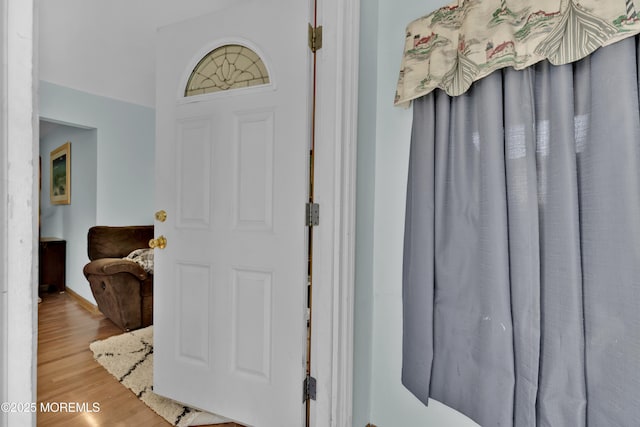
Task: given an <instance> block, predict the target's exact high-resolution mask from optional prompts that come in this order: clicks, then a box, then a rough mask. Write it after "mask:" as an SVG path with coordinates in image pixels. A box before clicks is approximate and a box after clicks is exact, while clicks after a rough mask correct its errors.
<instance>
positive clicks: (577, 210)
mask: <svg viewBox="0 0 640 427" xmlns="http://www.w3.org/2000/svg"><path fill="white" fill-rule="evenodd" d="M637 42H638V41H637V39H636V38H629V39H626V40H624V41H622V42H619V43H616V44H614V45H611V46H608V47H605V48H601V49H599V50H598V51H596V52H595V53H594V54H593V55H591V56H590V57H588V58H586V59H584V60H582V61H580V62H577V63H574V64H569V65H564V66H553V65H550V64H549V63H548V62H541V63H539V64H537V65H535V66H533V67H530V68H528V69H526V70H523V71H515V70H513V69H510V68H509V69H504V70H503V71H501V72H495V73H493V74H491V75H490V76H488V77H486V78H484V79H482V80H480V81H478V82H476V83H475V84H474V86H473V87H472V89H471V90H470V91H469V92H468V93H466V94H465V95H462V96H459V97H455V98H451V97H449V96H447V95H446V94H444V93H443V92H441V91H436V92H433V93H431V94H429V95H426V96H424V97H423V98H420V99H419V100H416V101H415V102H414V107H413V108H414V120H413V134H412V142H411V154H410V165H409V179H408V189H407V210H406V224H405V246H404V271H403V310H404V311H403V320H404V324H403V367H402V382H403V384H404V385H405V386H406V387H407V388H408V389H409V390H410V391H411V392H412V393H413V394H415V396H416V397H417V398H418V399H420V400H421V401H422V402H424V403H425V404H427V402H428V398H433V399H436V400H438V401H440V402H442V403H444V404H446V405H449V406H451V407H453V408H454V409H457V410H459V411H460V412H462V413H464V414H466V415H467V416H469V417H470V418H472V419H473V420H475V421H476V422H477V423H479V424H480V425H481V426H484V427H491V426H504V427H506V426H517V427H525V426H553V427H573V426H576V427H584V426H592V427H611V426H624V427H634V426H640V113H639V109H638V73H637V69H638V62H637V58H639V57H640V55H638V47H637Z"/></svg>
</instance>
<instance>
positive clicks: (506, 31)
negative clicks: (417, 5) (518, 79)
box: [395, 0, 640, 105]
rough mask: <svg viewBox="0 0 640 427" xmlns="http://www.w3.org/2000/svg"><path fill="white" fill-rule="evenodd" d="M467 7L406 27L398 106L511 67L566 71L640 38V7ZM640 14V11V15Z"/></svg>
mask: <svg viewBox="0 0 640 427" xmlns="http://www.w3.org/2000/svg"><path fill="white" fill-rule="evenodd" d="M636 1H638V4H637V5H636V4H635V1H634V0H607V1H603V0H581V1H574V0H535V1H533V0H531V1H525V0H466V1H464V0H460V1H458V2H456V3H453V4H451V5H449V6H444V7H442V8H440V9H438V10H436V11H435V12H433V13H431V14H429V15H426V16H424V17H422V18H419V19H417V20H415V21H413V22H412V23H410V24H409V25H408V26H407V31H406V43H405V48H404V55H403V58H402V64H401V68H400V77H399V80H398V87H397V91H396V97H395V104H396V105H407V104H408V102H409V101H411V100H412V99H415V98H418V97H420V96H422V95H425V94H427V93H429V92H431V91H432V90H434V89H436V88H440V89H443V90H444V91H446V92H447V94H449V95H451V96H457V95H461V94H463V93H464V92H465V91H467V89H469V87H470V86H471V84H472V83H473V82H474V81H476V80H479V79H481V78H482V77H485V76H486V75H488V74H490V73H491V72H493V71H495V70H498V69H500V68H504V67H513V68H515V69H523V68H526V67H528V66H530V65H533V64H535V63H536V62H539V61H541V60H543V59H548V60H549V61H550V62H551V63H552V64H555V65H560V64H567V63H570V62H573V61H577V60H579V59H582V58H584V57H585V56H587V55H589V54H590V53H592V52H593V51H594V50H596V49H598V48H599V47H601V46H606V45H608V44H611V43H614V42H616V41H619V40H621V39H623V38H626V37H629V36H633V35H635V34H637V33H638V32H640V18H639V16H638V14H637V12H636V10H637V9H636V6H637V7H638V8H640V0H636ZM639 10H640V9H639Z"/></svg>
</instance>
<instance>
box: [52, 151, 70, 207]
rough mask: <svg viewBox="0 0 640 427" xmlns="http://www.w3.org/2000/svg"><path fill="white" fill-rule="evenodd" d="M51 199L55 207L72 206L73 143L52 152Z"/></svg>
mask: <svg viewBox="0 0 640 427" xmlns="http://www.w3.org/2000/svg"><path fill="white" fill-rule="evenodd" d="M50 159H51V162H50V168H49V171H50V178H51V179H50V183H51V184H50V186H49V188H50V193H49V194H50V197H51V204H53V205H69V204H71V142H69V141H67V142H66V143H64V144H62V145H61V146H60V147H58V148H56V149H55V150H53V151H52V152H51V156H50Z"/></svg>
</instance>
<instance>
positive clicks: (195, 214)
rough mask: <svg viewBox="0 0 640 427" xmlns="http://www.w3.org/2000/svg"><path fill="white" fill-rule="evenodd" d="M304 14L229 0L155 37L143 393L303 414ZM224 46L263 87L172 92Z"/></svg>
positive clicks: (284, 2) (298, 417)
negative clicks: (148, 383)
mask: <svg viewBox="0 0 640 427" xmlns="http://www.w3.org/2000/svg"><path fill="white" fill-rule="evenodd" d="M307 14H308V9H307V5H306V2H300V1H299V0H280V1H274V0H266V1H265V0H262V1H238V2H235V3H232V5H231V6H229V7H227V8H225V9H224V10H221V11H219V12H216V13H215V14H212V15H209V16H206V17H201V18H197V19H195V20H192V21H189V22H186V23H182V24H178V25H174V26H171V27H166V28H164V29H162V30H161V31H160V32H159V43H158V68H157V128H156V131H157V136H156V138H157V147H156V205H157V206H156V208H157V209H158V210H159V209H164V210H166V211H167V220H166V222H163V223H156V235H160V234H162V235H164V236H166V239H167V246H166V248H165V249H163V250H159V249H156V251H155V259H156V274H155V278H154V280H155V283H154V299H155V301H154V304H155V306H154V309H155V318H154V324H155V327H154V343H155V349H154V365H155V366H154V391H156V392H157V393H159V394H161V395H165V396H168V397H170V398H173V399H175V400H178V401H181V402H184V403H186V404H189V405H191V406H194V407H197V408H201V409H204V410H206V411H209V412H213V413H217V414H219V415H222V416H225V417H228V418H230V419H233V420H235V421H237V422H240V423H242V424H245V425H248V426H260V427H289V426H291V427H297V426H300V425H302V424H303V419H304V414H303V409H304V407H303V405H302V393H301V391H302V382H303V378H304V360H305V353H304V348H305V340H306V329H305V312H306V309H305V306H306V305H305V304H306V284H307V270H306V258H307V236H306V227H305V225H304V208H305V202H306V200H307V198H308V162H309V159H308V152H309V142H308V139H309V138H308V133H309V132H308V126H309V122H308V116H309V114H308V112H309V110H308V102H309V100H308V94H309V92H310V91H309V77H308V63H309V62H308V61H309V54H308V50H307V47H306V42H305V34H306V25H307ZM283 16H286V19H283ZM276 23H277V24H276ZM228 43H233V44H240V45H243V46H247V47H249V48H251V49H252V50H254V51H256V52H257V53H258V54H259V55H260V56H261V57H262V60H263V61H264V63H265V65H266V67H267V69H268V70H269V73H270V76H269V81H270V83H269V84H268V85H263V86H255V87H250V88H244V89H237V90H229V91H225V92H217V93H214V94H209V95H199V96H197V97H193V98H183V96H182V94H183V93H184V85H185V84H186V81H187V79H188V77H189V72H190V71H191V70H192V69H193V68H194V67H195V65H196V64H197V63H198V61H199V60H200V58H201V57H202V56H204V55H205V54H206V53H207V52H208V51H211V50H213V48H215V47H218V46H220V45H224V44H228ZM226 67H227V68H225V69H224V70H223V71H222V72H223V74H224V73H227V75H230V74H231V73H230V72H229V70H230V68H229V66H228V64H227V66H226ZM185 70H187V71H185Z"/></svg>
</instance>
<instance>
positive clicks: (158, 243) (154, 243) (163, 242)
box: [149, 236, 167, 249]
mask: <svg viewBox="0 0 640 427" xmlns="http://www.w3.org/2000/svg"><path fill="white" fill-rule="evenodd" d="M149 247H150V248H152V249H155V248H158V249H164V248H166V247H167V239H166V237H164V236H159V237H158V238H157V239H151V240H149Z"/></svg>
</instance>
